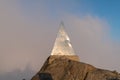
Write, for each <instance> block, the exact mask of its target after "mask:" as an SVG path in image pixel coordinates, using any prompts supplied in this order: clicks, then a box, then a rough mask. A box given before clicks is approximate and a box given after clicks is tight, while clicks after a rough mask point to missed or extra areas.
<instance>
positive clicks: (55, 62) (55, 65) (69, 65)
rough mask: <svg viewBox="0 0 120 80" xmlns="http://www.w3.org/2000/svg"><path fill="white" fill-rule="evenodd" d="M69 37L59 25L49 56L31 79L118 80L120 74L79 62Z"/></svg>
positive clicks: (62, 26)
mask: <svg viewBox="0 0 120 80" xmlns="http://www.w3.org/2000/svg"><path fill="white" fill-rule="evenodd" d="M79 61H80V59H79V57H78V56H77V55H76V54H75V52H74V50H73V48H72V45H71V42H70V38H69V37H68V35H67V33H66V31H65V30H64V25H63V23H62V24H61V25H60V30H59V32H58V35H57V38H56V41H55V44H54V47H53V50H52V53H51V56H49V57H48V59H47V60H46V62H45V63H44V65H43V67H42V68H41V70H40V71H39V72H38V73H37V74H36V75H35V76H33V78H32V79H31V80H120V74H119V73H118V72H116V71H109V70H104V69H98V68H95V67H94V66H92V65H89V64H85V63H82V62H79Z"/></svg>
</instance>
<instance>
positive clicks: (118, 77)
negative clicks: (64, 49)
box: [31, 56, 120, 80]
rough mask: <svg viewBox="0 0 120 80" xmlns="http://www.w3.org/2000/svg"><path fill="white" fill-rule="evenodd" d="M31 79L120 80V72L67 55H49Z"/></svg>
mask: <svg viewBox="0 0 120 80" xmlns="http://www.w3.org/2000/svg"><path fill="white" fill-rule="evenodd" d="M71 57H72V56H71ZM31 80H120V74H119V73H118V72H116V71H109V70H105V69H99V68H96V67H94V66H92V65H90V64H86V63H83V62H79V61H76V60H72V59H70V58H67V57H66V56H64V58H63V56H59V57H57V56H56V57H55V56H54V57H53V56H49V57H48V59H47V60H46V62H45V63H44V65H43V67H42V68H41V69H40V71H39V72H38V73H37V74H36V75H35V76H33V78H32V79H31Z"/></svg>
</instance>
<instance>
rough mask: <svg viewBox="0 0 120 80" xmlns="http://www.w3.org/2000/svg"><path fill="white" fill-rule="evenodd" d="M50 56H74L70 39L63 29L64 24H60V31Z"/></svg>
mask: <svg viewBox="0 0 120 80" xmlns="http://www.w3.org/2000/svg"><path fill="white" fill-rule="evenodd" d="M51 55H75V53H74V50H73V48H72V45H71V43H70V39H69V37H68V35H67V33H66V31H65V29H64V24H63V22H61V24H60V29H59V32H58V35H57V38H56V41H55V44H54V47H53V50H52V53H51Z"/></svg>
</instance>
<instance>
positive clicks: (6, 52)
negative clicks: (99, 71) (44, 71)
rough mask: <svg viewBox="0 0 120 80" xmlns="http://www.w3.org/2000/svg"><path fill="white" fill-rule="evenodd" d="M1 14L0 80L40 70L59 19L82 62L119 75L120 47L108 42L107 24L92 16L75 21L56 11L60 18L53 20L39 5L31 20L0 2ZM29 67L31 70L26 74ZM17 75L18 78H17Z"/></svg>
mask: <svg viewBox="0 0 120 80" xmlns="http://www.w3.org/2000/svg"><path fill="white" fill-rule="evenodd" d="M39 7H40V9H39ZM0 12H1V14H0V74H1V75H3V74H4V77H3V76H1V78H0V80H8V79H9V80H13V77H12V78H10V76H11V75H8V74H10V73H11V72H13V75H12V76H14V79H16V80H21V79H22V78H23V77H24V76H22V74H21V73H22V72H21V73H18V72H19V71H16V70H20V71H23V74H26V73H27V72H29V71H30V72H31V71H32V72H33V73H32V74H34V73H35V71H38V70H39V69H40V67H41V66H42V64H43V63H44V61H45V60H46V58H47V57H48V56H49V55H50V53H51V50H52V47H53V45H54V41H55V38H56V34H57V31H58V27H59V23H60V20H61V16H63V17H62V19H63V20H64V23H65V27H66V31H67V32H68V34H69V37H70V38H71V42H72V45H73V48H74V49H75V52H76V54H77V55H79V56H80V60H81V61H82V62H86V63H89V64H92V65H94V66H96V67H99V68H105V69H111V70H114V69H115V70H118V71H119V72H120V68H119V66H120V64H119V62H118V61H119V60H120V59H119V56H120V54H119V53H120V45H119V44H120V43H116V42H114V41H111V38H110V37H109V35H110V34H109V30H110V27H109V23H107V21H105V20H103V19H101V18H99V17H95V16H92V15H85V16H83V17H76V16H75V15H73V14H70V13H67V12H63V11H62V10H61V11H59V12H61V13H62V15H60V14H59V17H57V18H56V19H52V16H50V15H48V13H49V11H48V10H47V8H46V7H45V6H43V5H42V7H41V5H40V4H39V5H38V6H37V8H36V10H35V12H34V13H36V14H35V15H33V17H30V15H29V14H28V15H29V16H26V14H24V11H23V10H22V9H21V7H20V5H18V1H15V0H13V1H12V2H9V1H0ZM39 13H41V14H39ZM63 13H65V14H64V15H63ZM28 65H29V66H30V69H29V71H26V67H27V66H28ZM14 72H15V73H14ZM16 73H18V75H19V74H20V75H21V77H19V78H18V75H15V74H16ZM32 74H30V75H29V77H32V76H31V75H32ZM26 77H27V76H26ZM20 78H21V79H20Z"/></svg>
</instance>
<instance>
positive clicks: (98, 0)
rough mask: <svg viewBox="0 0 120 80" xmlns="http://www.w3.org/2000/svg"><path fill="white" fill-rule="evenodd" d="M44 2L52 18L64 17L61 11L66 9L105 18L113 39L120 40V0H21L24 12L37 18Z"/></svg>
mask: <svg viewBox="0 0 120 80" xmlns="http://www.w3.org/2000/svg"><path fill="white" fill-rule="evenodd" d="M41 3H42V4H43V7H44V8H46V11H47V12H48V14H49V16H50V17H51V18H54V19H56V18H58V16H59V17H62V16H61V15H60V14H61V12H60V11H64V12H67V13H70V14H73V15H76V16H78V17H81V16H85V15H93V16H97V17H99V18H102V19H105V20H106V21H107V22H108V24H109V26H110V28H111V29H110V34H111V37H112V39H113V40H115V41H119V40H120V22H119V21H120V5H119V3H120V1H119V0H115V1H113V0H109V1H108V0H59V1H56V0H49V1H48V0H41V1H39V0H34V1H33V0H29V1H27V0H21V1H20V5H21V6H22V9H23V10H24V14H26V15H27V16H28V15H30V16H32V18H35V14H36V12H37V9H35V8H36V7H38V6H36V5H39V4H40V5H41ZM28 13H29V14H28Z"/></svg>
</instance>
